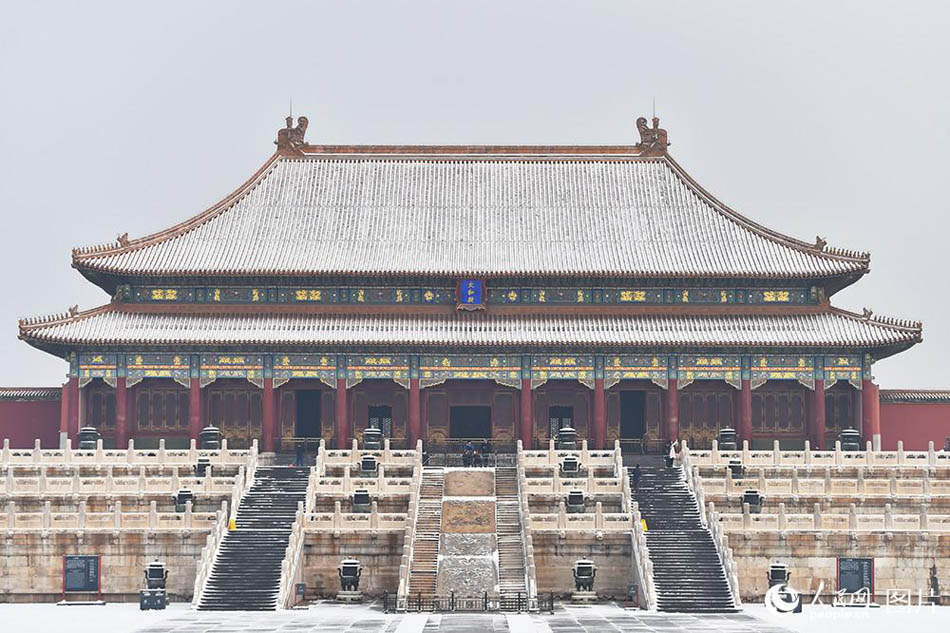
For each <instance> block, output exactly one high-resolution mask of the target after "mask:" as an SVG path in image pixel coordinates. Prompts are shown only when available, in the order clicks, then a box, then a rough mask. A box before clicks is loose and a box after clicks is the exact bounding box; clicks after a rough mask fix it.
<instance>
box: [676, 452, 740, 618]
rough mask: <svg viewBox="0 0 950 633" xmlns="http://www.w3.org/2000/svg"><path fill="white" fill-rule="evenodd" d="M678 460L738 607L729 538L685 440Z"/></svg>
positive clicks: (737, 591)
mask: <svg viewBox="0 0 950 633" xmlns="http://www.w3.org/2000/svg"><path fill="white" fill-rule="evenodd" d="M680 461H681V467H682V469H683V473H684V475H685V478H686V485H687V486H688V487H689V490H690V492H692V493H693V495H694V496H695V497H696V505H697V506H698V507H699V516H700V520H701V521H702V523H703V525H704V526H705V527H707V528H708V529H709V531H710V533H711V535H712V539H713V543H715V545H716V551H717V552H718V553H719V559H720V560H721V561H722V567H723V571H724V572H725V574H726V580H727V581H728V582H729V589H730V591H731V592H732V599H733V601H734V602H735V605H736V606H737V607H738V606H740V605H741V604H742V599H741V598H740V596H739V569H738V567H737V566H736V562H735V559H734V558H733V556H732V548H731V547H729V539H728V538H727V537H726V535H725V533H724V532H723V530H722V527H721V526H720V525H719V516H718V513H717V512H716V511H715V504H712V503H710V504H708V505H707V504H706V495H705V492H704V491H703V480H702V479H701V478H700V477H699V471H698V468H697V466H696V465H695V464H694V463H693V455H692V452H691V451H690V449H689V446H688V445H687V444H686V442H685V441H683V442H682V443H681V449H680Z"/></svg>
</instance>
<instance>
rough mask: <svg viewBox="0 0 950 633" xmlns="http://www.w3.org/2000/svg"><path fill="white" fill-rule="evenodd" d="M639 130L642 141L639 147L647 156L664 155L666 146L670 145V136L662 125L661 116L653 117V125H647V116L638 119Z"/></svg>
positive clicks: (638, 144)
mask: <svg viewBox="0 0 950 633" xmlns="http://www.w3.org/2000/svg"><path fill="white" fill-rule="evenodd" d="M637 131H638V132H640V142H639V143H637V149H638V150H640V152H641V153H643V154H644V155H647V156H662V155H663V154H665V153H666V148H667V147H669V146H670V144H671V143H670V141H669V136H668V135H667V133H666V130H664V129H663V128H661V127H660V118H659V117H656V116H655V117H653V127H652V128H651V127H650V126H649V125H647V118H646V117H644V116H642V117H639V118H638V119H637Z"/></svg>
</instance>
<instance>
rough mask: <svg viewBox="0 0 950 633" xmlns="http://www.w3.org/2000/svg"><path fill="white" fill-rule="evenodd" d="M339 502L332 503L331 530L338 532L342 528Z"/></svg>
mask: <svg viewBox="0 0 950 633" xmlns="http://www.w3.org/2000/svg"><path fill="white" fill-rule="evenodd" d="M341 507H342V506H341V505H340V502H339V501H334V502H333V529H334V530H339V529H340V528H341V527H342V526H343V517H342V516H341V512H340V508H341Z"/></svg>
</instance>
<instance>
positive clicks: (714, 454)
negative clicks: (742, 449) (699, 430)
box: [709, 440, 745, 464]
mask: <svg viewBox="0 0 950 633" xmlns="http://www.w3.org/2000/svg"><path fill="white" fill-rule="evenodd" d="M742 441H743V442H745V440H742ZM709 456H710V458H711V459H712V463H713V464H718V463H719V460H720V459H722V458H721V456H720V455H719V440H713V441H712V449H710V451H709Z"/></svg>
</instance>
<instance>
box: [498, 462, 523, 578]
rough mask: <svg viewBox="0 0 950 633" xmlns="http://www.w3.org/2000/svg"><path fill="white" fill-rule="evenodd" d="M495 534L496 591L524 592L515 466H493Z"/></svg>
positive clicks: (516, 471) (521, 536) (521, 534)
mask: <svg viewBox="0 0 950 633" xmlns="http://www.w3.org/2000/svg"><path fill="white" fill-rule="evenodd" d="M495 535H496V539H497V544H498V591H499V593H501V594H502V595H506V594H508V595H511V594H515V595H516V594H519V593H526V592H527V585H526V574H525V559H524V535H523V531H522V525H521V501H520V498H519V496H518V469H517V468H514V467H502V466H499V467H497V468H495Z"/></svg>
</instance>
